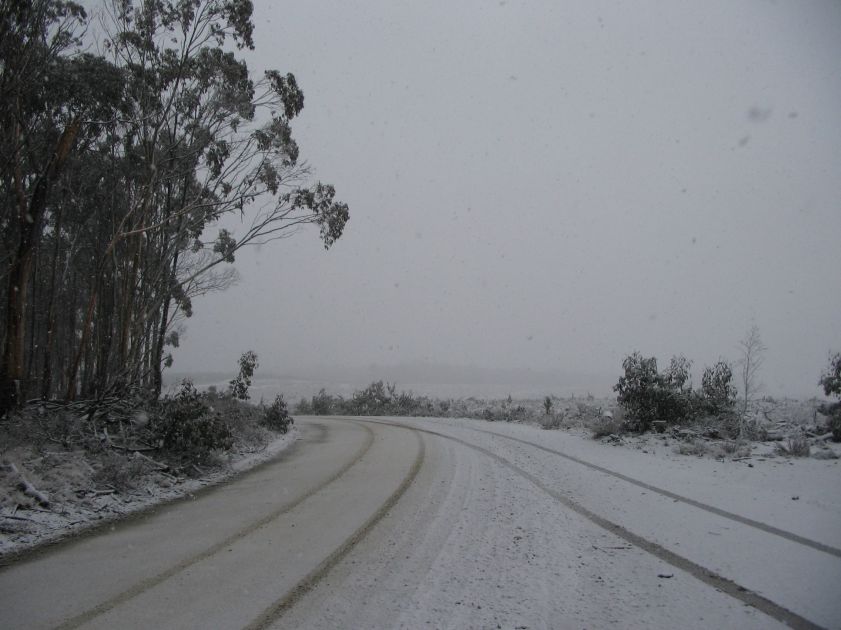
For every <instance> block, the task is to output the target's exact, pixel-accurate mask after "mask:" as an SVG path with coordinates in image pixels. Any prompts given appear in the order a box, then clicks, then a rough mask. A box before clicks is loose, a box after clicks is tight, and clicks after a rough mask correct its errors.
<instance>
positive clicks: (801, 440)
mask: <svg viewBox="0 0 841 630" xmlns="http://www.w3.org/2000/svg"><path fill="white" fill-rule="evenodd" d="M774 450H775V451H776V452H777V453H778V454H780V455H785V456H786V457H809V454H810V453H811V452H812V449H811V447H810V445H809V440H807V439H806V438H805V437H800V436H798V437H791V438H789V439H788V440H787V441H786V443H785V444H777V446H776V447H775V448H774Z"/></svg>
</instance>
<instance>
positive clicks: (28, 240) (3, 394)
mask: <svg viewBox="0 0 841 630" xmlns="http://www.w3.org/2000/svg"><path fill="white" fill-rule="evenodd" d="M80 126H81V121H79V120H78V119H76V120H74V121H73V122H71V123H70V124H69V125H67V127H65V129H64V131H63V132H62V134H61V137H60V138H59V140H58V143H57V144H56V149H55V153H54V154H53V156H52V158H51V159H50V161H49V162H48V164H47V167H46V169H44V172H43V173H42V175H41V177H39V178H38V180H37V181H36V183H35V186H34V188H33V191H32V198H31V199H30V201H29V204H28V205H27V204H25V203H21V201H23V199H22V198H21V193H22V190H23V181H22V178H21V177H20V176H19V175H18V176H17V177H15V179H16V180H17V181H16V188H17V190H18V209H19V216H18V224H19V228H20V235H19V240H18V247H17V255H16V256H15V259H14V261H13V262H12V267H11V273H10V274H9V288H8V299H7V302H6V312H7V315H6V346H5V348H4V350H3V366H2V372H0V413H4V412H6V411H8V410H10V409H12V408H14V407H16V406H18V405H20V403H21V402H23V401H22V399H21V380H22V379H23V377H24V342H25V333H26V322H25V316H26V299H27V295H26V293H27V288H28V286H29V278H30V274H31V273H32V258H33V254H34V251H35V247H36V245H37V243H38V238H39V237H40V230H41V222H42V218H43V215H44V211H45V209H46V206H47V197H48V195H49V192H50V188H51V185H52V180H53V178H54V177H55V176H56V175H57V174H58V173H59V172H60V171H61V168H62V167H63V166H64V162H65V161H66V160H67V156H68V154H69V153H70V149H71V147H72V146H73V142H74V140H75V139H76V135H77V134H78V133H79V128H80Z"/></svg>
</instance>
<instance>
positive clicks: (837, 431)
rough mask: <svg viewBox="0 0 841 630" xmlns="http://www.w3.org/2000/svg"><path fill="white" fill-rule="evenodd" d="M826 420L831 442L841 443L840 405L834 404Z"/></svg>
mask: <svg viewBox="0 0 841 630" xmlns="http://www.w3.org/2000/svg"><path fill="white" fill-rule="evenodd" d="M833 406H834V410H833V411H831V412H830V415H829V419H828V420H827V428H828V429H829V430H830V431H831V432H832V441H833V442H841V403H836V404H835V405H833Z"/></svg>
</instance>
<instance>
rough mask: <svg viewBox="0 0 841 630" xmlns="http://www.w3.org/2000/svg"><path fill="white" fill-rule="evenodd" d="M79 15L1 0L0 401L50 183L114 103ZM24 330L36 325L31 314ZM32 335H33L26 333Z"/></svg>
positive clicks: (8, 398) (11, 386)
mask: <svg viewBox="0 0 841 630" xmlns="http://www.w3.org/2000/svg"><path fill="white" fill-rule="evenodd" d="M85 22H86V14H85V11H84V9H83V8H82V6H81V5H79V4H77V3H75V2H65V1H61V0H35V1H26V2H24V1H20V0H2V1H0V94H2V98H0V155H2V158H0V159H2V162H0V199H2V214H0V227H2V229H3V235H4V236H3V252H2V260H3V263H4V265H3V266H4V280H5V283H4V284H5V286H4V287H3V289H4V298H5V309H4V310H3V329H4V333H5V334H4V342H3V360H2V365H0V410H2V409H5V408H8V407H9V406H11V405H14V404H16V403H17V402H19V399H20V398H21V396H22V395H23V394H24V393H25V391H26V389H27V388H26V382H25V381H26V376H27V372H26V369H25V367H26V356H27V355H26V352H25V345H26V339H25V337H26V332H27V317H28V315H27V314H28V313H30V314H31V312H32V311H33V309H31V308H29V309H28V308H27V307H28V299H29V295H30V292H31V285H32V284H33V283H34V275H33V267H34V266H35V265H36V263H37V253H38V247H39V244H40V241H41V237H42V235H43V232H44V229H45V226H46V225H47V220H48V219H49V218H50V202H51V197H52V195H53V193H54V188H55V184H56V182H57V181H58V180H59V179H60V177H61V175H62V172H63V171H64V169H65V167H66V165H67V163H68V160H69V159H70V158H71V156H72V154H73V153H74V152H75V151H77V150H78V147H79V145H85V144H87V143H90V142H91V141H93V140H94V139H95V138H96V136H98V135H99V134H100V133H101V130H100V129H99V126H98V125H95V124H93V125H92V124H89V121H88V119H89V118H90V117H99V116H102V115H103V114H106V115H110V113H111V112H112V111H113V110H115V109H118V108H119V102H120V90H121V86H122V81H121V77H120V71H119V69H117V68H116V67H114V66H112V65H111V64H109V63H108V62H106V61H105V60H104V59H102V58H101V57H98V56H94V55H90V54H79V52H78V48H79V46H80V44H81V39H80V33H81V32H82V30H83V29H84V26H85ZM29 329H31V330H33V331H34V328H33V326H32V324H31V322H30V324H29ZM33 336H34V335H33Z"/></svg>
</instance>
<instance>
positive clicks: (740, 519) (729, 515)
mask: <svg viewBox="0 0 841 630" xmlns="http://www.w3.org/2000/svg"><path fill="white" fill-rule="evenodd" d="M464 428H466V429H468V430H469V431H476V432H477V433H484V434H486V435H492V436H494V437H498V438H502V439H504V440H510V441H512V442H519V443H520V444H525V445H526V446H531V447H534V448H536V449H539V450H541V451H545V452H547V453H551V454H553V455H558V456H559V457H563V458H564V459H568V460H569V461H571V462H574V463H576V464H580V465H582V466H586V467H587V468H590V469H592V470H595V471H598V472H600V473H604V474H606V475H610V476H611V477H615V478H616V479H621V480H622V481H625V482H627V483H630V484H633V485H635V486H637V487H639V488H643V489H645V490H650V491H651V492H656V493H657V494H660V495H663V496H664V497H668V498H669V499H673V500H675V501H680V502H681V503H686V504H687V505H691V506H692V507H695V508H698V509H699V510H704V511H706V512H710V513H711V514H715V515H716V516H721V517H723V518H726V519H729V520H731V521H736V522H737V523H741V524H742V525H748V526H749V527H754V528H756V529H759V530H762V531H764V532H765V533H767V534H772V535H774V536H779V537H780V538H785V539H786V540H789V541H791V542H795V543H798V544H800V545H804V546H806V547H811V548H812V549H815V550H817V551H821V552H823V553H827V554H829V555H831V556H835V557H836V558H841V549H839V548H837V547H833V546H832V545H827V544H826V543H822V542H820V541H817V540H812V539H811V538H806V537H805V536H801V535H800V534H795V533H794V532H790V531H788V530H785V529H780V528H779V527H774V526H773V525H768V524H767V523H763V522H762V521H757V520H754V519H752V518H749V517H747V516H741V515H740V514H736V513H735V512H728V511H727V510H723V509H721V508H717V507H715V506H713V505H709V504H707V503H702V502H701V501H696V500H695V499H690V498H689V497H685V496H683V495H681V494H677V493H676V492H672V491H671V490H666V489H665V488H660V487H658V486H654V485H651V484H649V483H646V482H645V481H640V480H638V479H634V478H633V477H629V476H627V475H623V474H622V473H620V472H616V471H615V470H611V469H610V468H605V467H604V466H599V465H598V464H594V463H592V462H588V461H587V460H584V459H580V458H578V457H575V456H574V455H569V454H567V453H564V452H562V451H557V450H555V449H552V448H549V447H547V446H543V445H541V444H535V443H534V442H529V441H528V440H522V439H520V438H516V437H513V436H510V435H503V434H501V433H495V432H493V431H485V430H484V429H474V428H472V427H464ZM442 435H443V434H442ZM453 439H458V438H453Z"/></svg>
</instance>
